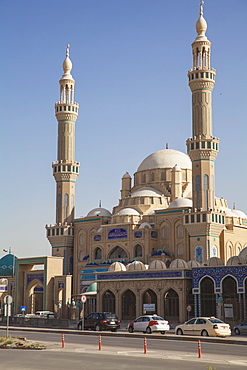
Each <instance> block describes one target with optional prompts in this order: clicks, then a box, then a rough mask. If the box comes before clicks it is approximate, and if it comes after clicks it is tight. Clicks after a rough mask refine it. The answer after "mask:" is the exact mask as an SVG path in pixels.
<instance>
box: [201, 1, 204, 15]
mask: <svg viewBox="0 0 247 370" xmlns="http://www.w3.org/2000/svg"><path fill="white" fill-rule="evenodd" d="M203 5H204V1H203V0H201V2H200V15H203Z"/></svg>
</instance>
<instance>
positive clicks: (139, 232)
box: [134, 231, 142, 238]
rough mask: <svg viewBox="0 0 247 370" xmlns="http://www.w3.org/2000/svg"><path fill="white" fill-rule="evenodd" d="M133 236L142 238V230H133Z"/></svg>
mask: <svg viewBox="0 0 247 370" xmlns="http://www.w3.org/2000/svg"><path fill="white" fill-rule="evenodd" d="M134 237H135V238H142V231H135V232H134Z"/></svg>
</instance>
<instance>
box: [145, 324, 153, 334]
mask: <svg viewBox="0 0 247 370" xmlns="http://www.w3.org/2000/svg"><path fill="white" fill-rule="evenodd" d="M146 333H147V334H151V333H152V330H151V328H150V326H148V327H147V330H146Z"/></svg>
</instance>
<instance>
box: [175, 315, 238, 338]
mask: <svg viewBox="0 0 247 370" xmlns="http://www.w3.org/2000/svg"><path fill="white" fill-rule="evenodd" d="M175 333H176V334H177V335H183V334H184V335H202V336H203V337H207V336H210V337H229V336H230V335H231V329H230V325H229V324H226V323H224V322H223V321H221V320H220V319H217V318H215V317H194V318H193V319H190V320H189V321H186V322H185V323H184V324H181V325H178V326H176V328H175Z"/></svg>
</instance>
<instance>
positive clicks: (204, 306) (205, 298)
mask: <svg viewBox="0 0 247 370" xmlns="http://www.w3.org/2000/svg"><path fill="white" fill-rule="evenodd" d="M200 286H201V315H202V316H209V317H210V316H216V298H215V294H214V282H213V280H212V279H210V278H209V277H205V278H203V279H202V280H201V283H200Z"/></svg>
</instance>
